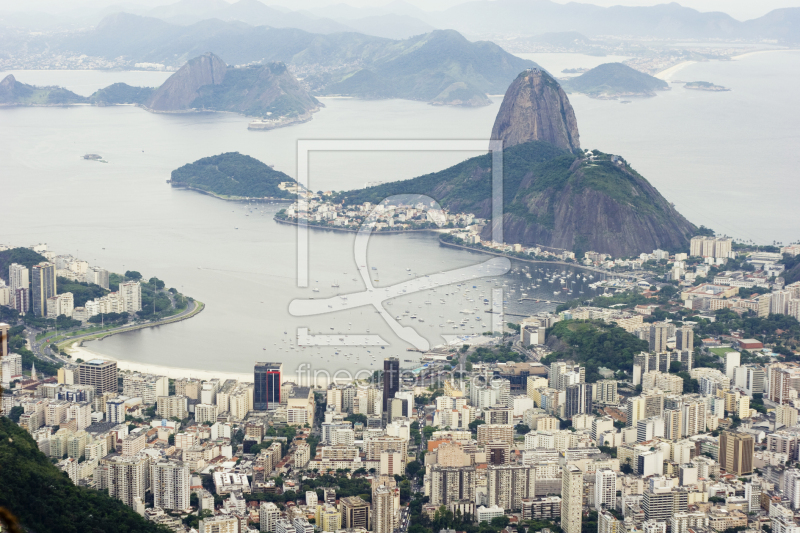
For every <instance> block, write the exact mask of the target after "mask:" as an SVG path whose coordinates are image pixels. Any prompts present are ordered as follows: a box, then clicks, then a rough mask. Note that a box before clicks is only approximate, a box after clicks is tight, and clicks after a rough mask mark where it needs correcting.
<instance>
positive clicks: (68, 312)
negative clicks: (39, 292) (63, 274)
mask: <svg viewBox="0 0 800 533" xmlns="http://www.w3.org/2000/svg"><path fill="white" fill-rule="evenodd" d="M74 303H75V300H74V298H73V296H72V293H71V292H65V293H63V294H57V295H56V296H51V297H50V298H48V299H47V318H57V317H59V316H61V315H64V316H67V317H72V311H73V309H74Z"/></svg>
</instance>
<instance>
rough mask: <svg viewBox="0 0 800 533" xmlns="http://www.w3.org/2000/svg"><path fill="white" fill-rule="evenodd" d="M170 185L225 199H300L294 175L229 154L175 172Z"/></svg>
mask: <svg viewBox="0 0 800 533" xmlns="http://www.w3.org/2000/svg"><path fill="white" fill-rule="evenodd" d="M167 183H169V184H170V185H172V186H173V187H175V188H180V189H191V190H194V191H198V192H201V193H204V194H209V195H211V196H214V197H216V198H220V199H223V200H234V201H240V200H247V201H281V200H289V199H292V198H296V197H297V191H298V188H299V185H298V184H297V182H296V181H295V180H294V178H291V177H290V176H288V175H286V174H284V173H283V172H281V171H279V170H275V169H274V168H272V167H271V166H269V165H267V164H265V163H262V162H261V161H259V160H258V159H256V158H254V157H250V156H249V155H244V154H240V153H239V152H227V153H224V154H219V155H215V156H211V157H204V158H202V159H198V160H197V161H195V162H194V163H190V164H187V165H183V166H182V167H180V168H177V169H175V170H173V171H172V175H171V176H170V179H169V180H168V181H167Z"/></svg>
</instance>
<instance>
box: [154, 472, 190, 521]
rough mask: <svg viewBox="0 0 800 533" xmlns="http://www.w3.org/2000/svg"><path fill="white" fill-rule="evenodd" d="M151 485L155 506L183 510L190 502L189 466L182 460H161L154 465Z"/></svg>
mask: <svg viewBox="0 0 800 533" xmlns="http://www.w3.org/2000/svg"><path fill="white" fill-rule="evenodd" d="M151 475H152V479H151V480H150V487H151V490H152V492H153V499H154V505H155V507H160V508H161V509H176V510H179V511H182V510H184V509H188V508H189V507H190V504H189V485H191V483H190V482H189V467H188V466H186V465H185V464H183V463H182V462H166V461H165V462H159V463H156V464H154V465H153V468H152V470H151Z"/></svg>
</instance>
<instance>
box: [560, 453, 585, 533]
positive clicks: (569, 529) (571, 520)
mask: <svg viewBox="0 0 800 533" xmlns="http://www.w3.org/2000/svg"><path fill="white" fill-rule="evenodd" d="M582 511H583V472H581V470H580V469H579V468H578V467H577V466H575V465H567V466H565V467H564V470H563V473H562V476H561V529H562V530H563V531H564V533H581V516H582Z"/></svg>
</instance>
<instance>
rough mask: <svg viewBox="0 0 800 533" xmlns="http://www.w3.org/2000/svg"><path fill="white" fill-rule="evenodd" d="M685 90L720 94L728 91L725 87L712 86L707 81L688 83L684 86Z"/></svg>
mask: <svg viewBox="0 0 800 533" xmlns="http://www.w3.org/2000/svg"><path fill="white" fill-rule="evenodd" d="M684 87H686V88H687V89H692V90H693V91H714V92H722V91H730V89H728V88H727V87H723V86H722V85H714V84H713V83H711V82H708V81H690V82H687V83H686V85H684Z"/></svg>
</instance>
